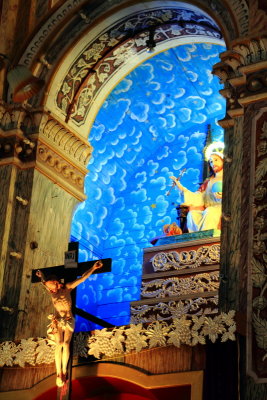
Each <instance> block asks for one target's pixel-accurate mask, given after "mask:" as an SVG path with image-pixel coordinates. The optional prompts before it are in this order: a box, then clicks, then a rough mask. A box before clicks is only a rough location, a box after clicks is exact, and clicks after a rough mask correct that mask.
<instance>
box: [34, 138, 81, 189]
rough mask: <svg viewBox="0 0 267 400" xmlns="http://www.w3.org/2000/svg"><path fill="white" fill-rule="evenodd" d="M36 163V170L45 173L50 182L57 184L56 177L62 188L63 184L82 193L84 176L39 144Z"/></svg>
mask: <svg viewBox="0 0 267 400" xmlns="http://www.w3.org/2000/svg"><path fill="white" fill-rule="evenodd" d="M36 161H37V168H38V169H39V170H40V171H41V172H46V175H47V174H49V177H50V178H51V179H52V180H54V181H56V182H57V181H58V177H61V180H62V184H63V186H64V182H65V183H66V184H69V185H71V186H73V187H76V189H77V190H79V191H81V193H82V189H83V182H84V174H83V173H81V172H80V171H79V170H78V169H77V168H75V167H74V166H72V165H71V164H69V163H68V162H67V161H66V160H65V159H64V158H62V157H60V156H59V155H58V154H56V153H54V152H53V151H52V150H51V149H50V148H48V147H47V146H46V145H45V144H42V143H39V145H38V151H37V157H36ZM48 171H50V172H48Z"/></svg>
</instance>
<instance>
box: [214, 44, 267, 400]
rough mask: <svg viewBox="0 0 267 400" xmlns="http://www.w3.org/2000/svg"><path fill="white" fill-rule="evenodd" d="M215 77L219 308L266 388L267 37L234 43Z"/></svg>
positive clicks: (255, 376)
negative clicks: (219, 144)
mask: <svg viewBox="0 0 267 400" xmlns="http://www.w3.org/2000/svg"><path fill="white" fill-rule="evenodd" d="M213 73H214V74H215V75H217V76H219V77H220V79H221V82H222V83H224V85H225V87H224V89H223V90H221V94H222V95H223V96H224V97H225V98H226V99H227V113H226V117H225V118H224V120H222V121H221V122H220V123H221V125H222V126H223V127H224V128H225V129H226V144H227V146H226V168H225V177H224V193H225V200H224V215H223V218H224V234H223V236H222V241H221V246H222V254H223V256H222V275H223V276H224V281H223V280H222V284H221V306H222V307H223V308H225V309H227V308H233V307H234V308H235V309H236V310H237V311H238V317H237V322H238V329H239V332H240V334H241V335H244V336H246V356H247V358H246V372H245V373H246V374H247V375H249V376H251V377H252V378H253V380H254V382H255V383H256V384H258V383H265V384H266V383H267V368H266V356H267V342H266V329H267V319H266V317H267V280H266V267H265V265H266V240H267V235H266V230H267V228H266V226H267V225H266V220H267V211H266V210H267V208H266V193H267V185H266V182H267V168H266V165H267V159H266V155H267V134H266V131H267V37H260V36H257V37H253V38H251V37H250V38H244V39H240V40H236V41H235V42H233V43H232V46H231V50H228V51H226V52H224V53H222V54H221V62H219V63H218V64H216V65H215V66H214V69H213ZM228 173H229V176H231V181H230V180H229V179H228ZM233 184H234V186H233ZM231 200H232V201H231ZM243 379H244V376H243ZM251 382H252V380H250V379H248V381H247V383H246V384H247V385H248V387H250V388H251V384H252V383H251ZM246 384H245V385H244V388H245V387H246ZM265 386H266V385H265ZM263 387H264V385H263ZM243 390H244V391H246V389H243ZM263 390H265V389H263ZM250 392H251V393H253V390H252V391H250ZM254 392H255V393H256V391H254ZM251 393H250V396H251ZM257 393H258V394H257V396H259V392H257ZM262 393H263V392H262ZM245 396H246V394H244V397H242V398H247V397H245ZM249 398H250V399H254V397H249ZM259 398H261V397H257V399H259ZM255 399H256V397H255Z"/></svg>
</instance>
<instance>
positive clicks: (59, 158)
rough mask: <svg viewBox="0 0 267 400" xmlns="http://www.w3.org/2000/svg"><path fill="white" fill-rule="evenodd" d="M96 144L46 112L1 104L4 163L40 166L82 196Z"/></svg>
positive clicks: (0, 136)
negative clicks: (92, 143) (92, 144)
mask: <svg viewBox="0 0 267 400" xmlns="http://www.w3.org/2000/svg"><path fill="white" fill-rule="evenodd" d="M91 153H92V147H91V146H90V144H89V143H88V142H87V141H86V140H85V139H82V138H80V137H79V136H78V135H77V134H75V133H74V132H71V131H70V130H68V129H67V128H66V127H64V126H63V125H61V124H60V123H59V122H58V121H56V120H55V119H53V118H52V117H51V116H49V115H48V114H46V113H42V112H40V111H35V110H33V111H30V110H27V109H25V108H23V107H21V106H19V107H16V106H7V105H4V104H1V105H0V165H5V164H13V165H16V166H18V167H19V168H21V169H26V168H36V169H37V170H38V171H39V172H41V173H42V174H44V175H45V176H47V177H48V178H49V179H50V180H52V181H53V182H55V183H57V184H58V185H59V186H61V187H62V188H63V189H65V190H66V191H67V192H69V193H70V194H71V195H73V196H74V197H75V198H77V199H78V200H80V201H82V200H84V199H85V195H84V192H83V186H84V178H85V175H86V174H87V169H86V166H87V164H88V162H89V159H90V156H91Z"/></svg>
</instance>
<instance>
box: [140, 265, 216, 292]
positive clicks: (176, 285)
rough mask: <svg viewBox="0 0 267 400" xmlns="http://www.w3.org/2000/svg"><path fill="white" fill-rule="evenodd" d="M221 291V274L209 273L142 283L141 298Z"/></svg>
mask: <svg viewBox="0 0 267 400" xmlns="http://www.w3.org/2000/svg"><path fill="white" fill-rule="evenodd" d="M218 289H219V272H218V271H214V272H209V273H203V274H197V275H192V276H189V277H183V278H178V277H176V276H174V277H168V278H164V279H155V280H152V281H149V282H144V281H143V282H142V288H141V296H142V297H143V298H159V297H160V298H162V297H169V296H178V295H182V294H192V293H199V292H206V291H214V290H218Z"/></svg>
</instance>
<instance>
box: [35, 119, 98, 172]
mask: <svg viewBox="0 0 267 400" xmlns="http://www.w3.org/2000/svg"><path fill="white" fill-rule="evenodd" d="M40 134H41V135H42V136H43V137H45V138H46V139H47V140H48V142H49V144H50V145H52V146H54V147H55V148H59V149H60V150H61V151H64V153H65V154H66V155H67V156H68V157H70V158H73V159H74V160H75V163H76V164H77V165H79V164H80V165H81V166H82V167H83V168H84V167H86V166H87V164H88V162H89V159H90V156H91V153H92V147H91V146H90V144H89V143H88V142H85V141H82V140H81V139H80V138H79V137H78V136H75V135H74V134H73V133H72V132H70V131H69V130H68V129H66V128H65V127H63V126H62V125H60V124H59V123H58V122H57V121H56V120H54V119H53V118H51V117H49V116H48V115H46V114H45V115H44V116H43V118H42V121H41V123H40Z"/></svg>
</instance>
